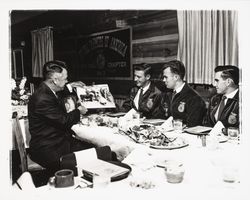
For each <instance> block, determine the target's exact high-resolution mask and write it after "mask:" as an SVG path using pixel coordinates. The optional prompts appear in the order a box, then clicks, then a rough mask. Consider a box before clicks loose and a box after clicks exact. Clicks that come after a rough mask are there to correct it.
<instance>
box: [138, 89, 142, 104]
mask: <svg viewBox="0 0 250 200" xmlns="http://www.w3.org/2000/svg"><path fill="white" fill-rule="evenodd" d="M142 96H143V89H142V88H141V89H140V94H139V100H138V107H139V106H140V104H141V101H142Z"/></svg>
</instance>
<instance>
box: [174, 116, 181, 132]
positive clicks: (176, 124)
mask: <svg viewBox="0 0 250 200" xmlns="http://www.w3.org/2000/svg"><path fill="white" fill-rule="evenodd" d="M173 128H174V130H175V131H176V132H177V133H182V120H181V119H174V120H173Z"/></svg>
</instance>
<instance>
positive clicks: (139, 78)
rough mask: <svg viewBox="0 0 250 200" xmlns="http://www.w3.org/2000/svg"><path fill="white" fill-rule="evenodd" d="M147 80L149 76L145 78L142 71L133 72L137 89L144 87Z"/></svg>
mask: <svg viewBox="0 0 250 200" xmlns="http://www.w3.org/2000/svg"><path fill="white" fill-rule="evenodd" d="M149 79H150V75H147V76H145V73H144V71H141V70H135V72H134V81H135V84H136V86H137V87H144V86H145V85H146V83H147V81H148V80H149Z"/></svg>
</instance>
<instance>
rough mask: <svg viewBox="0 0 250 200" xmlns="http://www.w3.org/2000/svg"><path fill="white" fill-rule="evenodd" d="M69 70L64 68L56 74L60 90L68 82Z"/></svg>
mask: <svg viewBox="0 0 250 200" xmlns="http://www.w3.org/2000/svg"><path fill="white" fill-rule="evenodd" d="M67 78H68V72H67V70H66V69H64V68H63V71H62V72H61V73H57V74H56V78H55V82H56V86H57V87H58V89H59V90H63V89H64V86H65V85H66V83H68V79H67Z"/></svg>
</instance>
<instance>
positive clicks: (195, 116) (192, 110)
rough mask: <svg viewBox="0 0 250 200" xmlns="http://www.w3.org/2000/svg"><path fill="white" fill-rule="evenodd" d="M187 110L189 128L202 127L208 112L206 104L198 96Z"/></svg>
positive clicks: (192, 100) (191, 101)
mask: <svg viewBox="0 0 250 200" xmlns="http://www.w3.org/2000/svg"><path fill="white" fill-rule="evenodd" d="M187 109H188V110H187V122H186V123H187V126H188V127H192V126H197V125H202V122H203V118H204V116H205V112H206V107H205V102H204V101H203V100H202V99H200V97H198V96H196V97H193V98H192V99H191V100H190V101H189V105H188V106H187Z"/></svg>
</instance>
